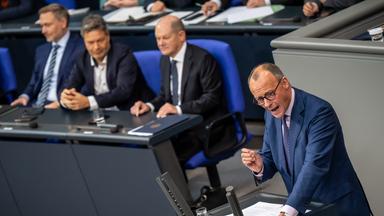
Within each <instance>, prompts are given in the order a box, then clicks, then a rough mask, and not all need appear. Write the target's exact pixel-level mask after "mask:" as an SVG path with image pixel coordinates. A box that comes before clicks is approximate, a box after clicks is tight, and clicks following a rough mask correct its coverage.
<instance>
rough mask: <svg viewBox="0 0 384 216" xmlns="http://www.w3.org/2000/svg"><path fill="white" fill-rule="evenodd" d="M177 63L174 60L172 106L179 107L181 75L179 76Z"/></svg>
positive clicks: (172, 68)
mask: <svg viewBox="0 0 384 216" xmlns="http://www.w3.org/2000/svg"><path fill="white" fill-rule="evenodd" d="M176 63H177V61H175V60H172V64H171V75H172V104H173V105H175V106H177V105H178V104H179V95H178V93H177V91H178V89H179V79H178V77H179V75H178V74H177V67H176Z"/></svg>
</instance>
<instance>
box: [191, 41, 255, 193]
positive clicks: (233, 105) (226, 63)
mask: <svg viewBox="0 0 384 216" xmlns="http://www.w3.org/2000/svg"><path fill="white" fill-rule="evenodd" d="M188 43H190V44H194V45H196V46H199V47H201V48H203V49H205V50H207V51H208V52H209V53H210V54H211V55H212V56H213V57H214V58H215V59H216V61H217V62H218V64H219V66H220V69H221V73H222V74H221V75H222V80H223V88H224V94H225V97H226V101H227V110H228V112H229V114H228V115H226V116H223V117H222V118H221V119H218V120H217V121H215V122H213V123H211V125H210V126H209V127H211V128H213V127H215V125H220V124H222V122H224V121H226V120H227V119H228V118H233V120H234V124H235V129H236V135H237V139H236V140H235V142H234V143H232V145H229V147H227V148H224V149H221V150H220V151H219V152H217V151H214V152H213V153H212V152H210V149H209V148H210V146H213V145H212V144H211V143H209V142H210V140H211V139H208V143H204V145H205V148H204V151H200V152H198V153H197V154H196V155H194V156H193V157H192V158H191V159H189V160H188V161H187V162H186V164H185V166H184V168H185V169H194V168H197V167H206V169H207V173H208V177H209V181H210V184H211V187H212V188H220V187H221V182H220V177H219V174H218V171H217V167H216V165H217V164H218V163H219V162H220V161H222V160H224V159H227V158H229V157H231V156H233V155H234V154H235V153H236V152H237V151H238V150H239V149H240V148H242V147H243V146H244V145H245V144H246V143H247V140H248V138H249V137H248V132H247V129H246V127H245V122H244V119H243V117H242V113H243V112H244V110H245V104H244V97H243V92H242V87H241V81H240V76H239V72H238V69H237V65H236V62H235V59H234V56H233V53H232V49H231V47H230V46H229V45H228V44H227V43H224V42H222V41H217V40H208V39H193V40H188ZM207 129H208V130H209V128H207ZM226 146H228V145H226ZM215 147H216V148H217V146H215Z"/></svg>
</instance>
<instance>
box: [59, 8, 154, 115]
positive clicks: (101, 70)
mask: <svg viewBox="0 0 384 216" xmlns="http://www.w3.org/2000/svg"><path fill="white" fill-rule="evenodd" d="M81 35H82V36H83V39H84V44H85V48H86V49H87V50H86V51H84V52H83V53H81V54H80V56H79V57H78V59H77V61H76V63H75V67H74V68H73V70H72V71H71V74H70V77H69V79H68V83H67V84H66V88H65V89H64V90H63V92H62V93H61V98H60V102H61V104H62V105H63V106H64V107H66V108H68V109H71V110H81V109H90V110H95V109H98V108H108V109H111V110H127V109H129V108H130V107H131V106H132V105H133V103H134V102H135V101H137V100H139V99H142V100H148V99H151V98H152V97H153V93H152V91H151V90H150V89H149V87H148V86H147V83H146V82H145V80H144V77H143V75H142V73H141V70H140V68H139V66H138V64H137V61H136V59H135V57H134V56H133V53H132V51H131V49H130V48H128V47H127V46H125V45H123V44H117V43H113V42H111V41H110V36H109V32H108V29H107V25H106V23H105V21H104V20H103V18H102V17H101V16H100V15H89V16H87V17H85V18H84V20H83V22H82V27H81Z"/></svg>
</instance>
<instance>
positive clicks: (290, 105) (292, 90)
mask: <svg viewBox="0 0 384 216" xmlns="http://www.w3.org/2000/svg"><path fill="white" fill-rule="evenodd" d="M291 93H292V94H291V95H292V97H291V102H289V106H288V109H287V110H286V111H285V113H284V115H286V116H291V114H292V108H293V104H294V103H295V89H293V88H292V87H291Z"/></svg>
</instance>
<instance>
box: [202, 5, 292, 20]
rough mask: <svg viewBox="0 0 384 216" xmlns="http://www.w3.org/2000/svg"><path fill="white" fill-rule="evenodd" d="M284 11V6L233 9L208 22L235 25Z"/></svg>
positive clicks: (239, 7)
mask: <svg viewBox="0 0 384 216" xmlns="http://www.w3.org/2000/svg"><path fill="white" fill-rule="evenodd" d="M282 9H284V6H282V5H273V6H263V7H257V8H247V7H246V6H238V7H231V8H229V9H227V10H225V11H224V12H222V13H220V14H219V15H217V16H214V17H212V18H211V19H208V20H207V22H208V23H212V22H228V23H229V24H233V23H238V22H244V21H249V20H255V19H261V18H263V17H265V16H268V15H271V14H273V13H275V12H277V11H279V10H282Z"/></svg>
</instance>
